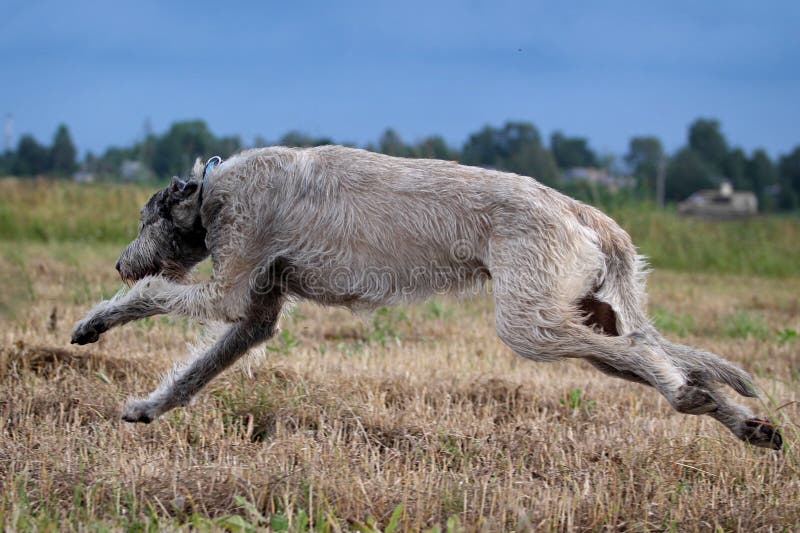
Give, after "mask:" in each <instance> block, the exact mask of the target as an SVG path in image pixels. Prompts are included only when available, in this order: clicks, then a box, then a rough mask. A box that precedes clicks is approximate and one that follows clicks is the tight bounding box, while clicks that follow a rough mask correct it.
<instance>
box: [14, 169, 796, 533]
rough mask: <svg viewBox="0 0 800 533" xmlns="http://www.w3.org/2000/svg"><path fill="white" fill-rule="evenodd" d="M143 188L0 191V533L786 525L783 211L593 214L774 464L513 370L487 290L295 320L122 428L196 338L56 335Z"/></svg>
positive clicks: (727, 442) (791, 355)
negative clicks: (720, 361)
mask: <svg viewBox="0 0 800 533" xmlns="http://www.w3.org/2000/svg"><path fill="white" fill-rule="evenodd" d="M154 188H155V187H144V186H134V185H125V186H120V185H111V184H92V185H76V184H73V183H64V182H50V181H35V182H19V181H15V180H0V331H1V332H2V334H0V383H1V385H0V484H1V486H0V524H2V529H3V530H68V529H73V530H129V531H144V530H148V531H161V530H173V529H185V530H226V529H227V530H230V531H251V530H259V529H272V530H276V531H280V530H292V531H301V530H303V531H304V530H309V529H311V530H318V531H338V530H361V531H373V530H377V529H382V530H384V531H392V530H396V531H399V530H426V529H429V530H437V529H439V530H442V531H445V530H449V531H458V530H470V531H471V530H485V531H508V530H518V531H521V530H536V531H541V530H545V531H547V530H631V531H642V530H674V531H687V530H689V531H690V530H704V531H705V530H741V531H754V530H773V531H780V530H787V531H788V530H796V529H798V528H800V452H798V445H800V435H799V434H798V422H800V403H798V402H800V338H798V331H800V271H798V265H800V262H799V261H798V259H800V247H798V246H797V245H796V243H797V242H800V241H799V239H798V238H800V224H799V223H798V220H797V219H796V218H792V217H760V218H757V219H753V220H749V221H737V222H724V223H711V222H703V221H695V220H684V219H679V218H677V217H676V216H675V215H674V214H672V213H669V212H665V213H659V212H652V210H646V209H629V210H618V211H617V212H616V213H612V215H614V216H616V217H617V218H618V219H619V220H620V222H621V223H622V225H623V226H625V227H626V229H628V230H629V231H630V232H631V233H632V235H633V237H634V240H635V242H636V243H637V244H638V245H639V246H640V248H641V250H642V251H643V252H644V253H647V254H649V255H650V256H651V257H652V263H653V264H654V266H655V267H656V268H658V270H657V271H656V273H655V274H654V275H653V276H652V277H651V283H650V292H651V308H650V311H651V315H652V316H653V318H654V320H655V322H656V324H657V325H658V326H659V327H660V328H661V329H662V331H664V333H665V334H666V335H667V336H669V337H671V338H673V339H676V340H679V341H680V342H684V343H688V344H693V345H698V346H701V347H703V348H706V349H709V350H712V351H715V352H717V353H719V354H721V355H723V356H725V357H727V358H729V359H731V360H733V361H735V362H737V363H738V364H740V365H742V366H743V367H745V368H746V369H747V370H748V371H750V372H751V373H752V374H753V375H754V376H755V378H756V380H757V384H758V386H759V387H760V389H761V390H762V392H763V399H762V400H745V401H744V403H748V404H749V405H751V406H752V407H753V408H754V410H755V411H756V412H757V413H759V414H761V415H766V416H769V417H770V418H772V419H773V420H775V421H777V422H779V423H780V424H781V426H782V428H783V436H784V441H785V445H784V450H783V451H782V452H772V451H769V450H764V449H757V448H752V447H748V446H746V445H745V444H743V443H741V442H739V441H738V440H736V439H735V438H734V437H733V436H732V435H730V434H729V433H728V432H727V430H726V429H724V428H723V427H722V426H720V425H719V424H718V423H716V422H714V421H713V420H711V419H708V418H707V417H691V416H685V415H680V414H678V413H675V412H673V411H672V410H671V409H670V408H669V406H668V405H667V403H666V401H665V400H664V399H662V398H661V397H660V396H659V395H657V394H656V393H654V391H653V390H652V389H648V388H646V387H643V386H640V385H636V384H632V383H628V382H624V381H620V380H615V379H612V378H610V377H606V376H604V375H602V374H600V373H598V372H597V371H595V370H594V369H592V368H591V367H590V366H589V365H587V364H584V363H581V362H577V361H570V362H561V363H554V364H537V363H532V362H529V361H525V360H522V359H520V358H518V357H517V356H515V355H513V354H512V353H511V352H510V350H508V349H507V348H506V347H505V346H504V345H503V344H502V343H501V342H500V341H499V340H498V339H497V337H496V335H495V333H494V320H493V308H492V304H491V301H490V298H489V297H488V296H480V297H478V298H475V299H472V300H465V301H459V300H456V299H454V298H451V297H440V298H436V299H434V300H432V301H430V302H426V303H421V304H418V305H414V306H407V307H398V308H391V309H381V310H379V311H378V312H377V313H375V314H372V315H367V316H363V317H357V316H353V315H352V314H350V313H349V312H347V311H344V310H341V309H323V308H320V307H318V306H314V305H309V304H300V305H298V306H296V307H294V308H292V309H290V310H287V312H286V314H285V316H284V317H283V318H282V321H281V327H282V331H281V333H280V334H279V335H277V336H276V337H275V338H274V339H273V340H272V341H270V342H269V343H268V344H267V345H266V346H265V347H264V348H262V349H259V350H257V352H256V353H255V354H253V355H252V356H250V357H248V358H247V359H246V360H244V361H243V362H242V363H240V364H238V365H237V366H236V367H235V368H233V369H230V370H229V371H227V372H226V373H224V374H223V375H222V376H221V377H220V378H218V379H217V380H215V381H214V382H213V383H212V384H211V385H210V386H209V387H208V388H207V389H206V390H205V391H204V392H203V393H201V394H200V395H199V397H198V398H197V401H196V402H195V404H193V405H192V406H191V407H189V408H187V409H179V410H176V411H173V412H171V413H169V414H168V415H166V416H164V417H163V418H162V419H160V420H158V421H157V422H155V423H154V424H151V425H149V426H142V425H137V426H132V425H127V424H123V423H121V422H120V421H119V414H120V408H121V405H122V403H123V402H124V400H125V398H127V397H129V396H131V395H143V394H147V393H148V392H149V391H150V390H152V388H153V387H155V385H156V384H157V382H158V380H159V377H160V376H161V375H162V374H163V373H164V372H166V371H167V370H169V369H170V368H171V366H172V365H173V363H174V362H175V361H178V360H182V359H184V358H185V357H186V356H187V354H188V353H189V349H188V348H187V344H188V343H192V342H194V341H195V340H196V339H197V338H198V336H199V335H201V334H204V333H209V332H207V331H205V330H204V328H203V327H202V326H200V325H197V324H192V323H190V322H189V321H187V320H182V319H174V318H165V317H157V318H152V319H146V320H143V321H140V322H137V323H134V324H129V325H127V326H124V327H122V328H119V329H117V330H114V331H112V332H109V333H107V334H106V335H104V336H103V338H102V339H101V340H100V342H99V343H97V344H94V345H90V346H88V347H75V346H70V345H69V344H68V341H69V337H70V331H71V328H72V325H73V324H74V322H75V321H77V320H78V319H79V318H80V317H81V316H82V315H83V314H85V312H86V311H87V310H88V309H89V308H90V307H91V306H92V305H93V304H94V303H96V302H97V301H98V300H100V299H102V298H107V297H109V296H111V295H112V294H114V293H115V292H116V291H117V290H119V289H120V283H119V280H118V278H117V277H116V272H115V271H114V269H113V265H114V261H115V259H116V257H117V254H118V253H119V251H120V250H121V248H122V246H124V244H125V243H126V242H127V240H128V239H130V238H132V237H133V235H134V234H135V231H136V219H137V217H138V209H139V207H140V206H141V205H142V204H143V203H144V201H145V200H146V199H147V198H148V197H149V196H150V195H151V194H152V193H153V192H154ZM667 269H669V270H667ZM203 270H204V272H205V273H207V272H208V265H203ZM718 273H723V274H724V275H718ZM731 394H733V393H732V392H731Z"/></svg>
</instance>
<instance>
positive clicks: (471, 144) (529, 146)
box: [461, 122, 558, 184]
mask: <svg viewBox="0 0 800 533" xmlns="http://www.w3.org/2000/svg"><path fill="white" fill-rule="evenodd" d="M461 158H462V160H463V162H464V163H465V164H467V165H477V166H482V167H488V168H497V169H500V170H508V171H511V172H517V173H519V174H524V175H526V176H532V177H535V178H537V179H538V180H540V181H542V182H543V183H548V184H554V183H555V181H556V180H557V178H558V167H557V165H556V162H555V159H554V158H553V154H552V153H551V152H550V151H549V150H548V149H547V148H546V147H545V146H543V145H542V139H541V136H540V135H539V132H538V130H537V129H536V127H535V126H534V125H533V124H531V123H529V122H507V123H506V124H505V125H504V126H503V127H502V128H501V129H498V128H494V127H492V126H485V127H484V128H483V129H481V130H480V131H478V132H477V133H474V134H472V135H470V137H469V139H468V140H467V142H466V143H465V144H464V148H463V149H462V151H461Z"/></svg>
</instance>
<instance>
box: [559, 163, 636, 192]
mask: <svg viewBox="0 0 800 533" xmlns="http://www.w3.org/2000/svg"><path fill="white" fill-rule="evenodd" d="M561 180H562V181H564V182H566V183H572V182H577V181H585V182H588V183H594V184H597V185H603V186H605V187H608V188H609V189H612V190H615V191H616V190H618V189H623V188H626V187H633V185H634V180H633V178H632V177H630V176H615V175H613V174H611V173H610V172H609V171H608V170H607V169H605V168H594V167H572V168H569V169H567V170H565V171H564V173H563V174H561Z"/></svg>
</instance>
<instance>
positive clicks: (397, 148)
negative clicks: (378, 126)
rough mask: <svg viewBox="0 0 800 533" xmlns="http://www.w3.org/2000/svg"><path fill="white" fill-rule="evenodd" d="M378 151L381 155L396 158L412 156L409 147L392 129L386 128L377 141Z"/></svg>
mask: <svg viewBox="0 0 800 533" xmlns="http://www.w3.org/2000/svg"><path fill="white" fill-rule="evenodd" d="M378 150H379V151H380V152H381V153H382V154H386V155H394V156H398V157H409V156H411V155H412V150H411V147H409V146H408V145H407V144H406V143H404V142H403V139H401V138H400V135H398V133H397V132H396V131H395V130H393V129H392V128H387V129H386V131H384V132H383V134H382V135H381V138H380V139H379V140H378Z"/></svg>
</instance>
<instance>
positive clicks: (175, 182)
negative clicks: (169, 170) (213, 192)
mask: <svg viewBox="0 0 800 533" xmlns="http://www.w3.org/2000/svg"><path fill="white" fill-rule="evenodd" d="M199 186H200V184H199V183H197V180H194V179H191V180H189V181H184V180H182V179H180V178H179V177H178V176H175V177H173V178H172V181H171V182H170V184H169V197H170V199H171V200H172V203H177V202H181V201H183V200H185V199H187V198H189V197H190V196H191V195H192V194H194V192H195V191H197V188H198V187H199Z"/></svg>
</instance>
